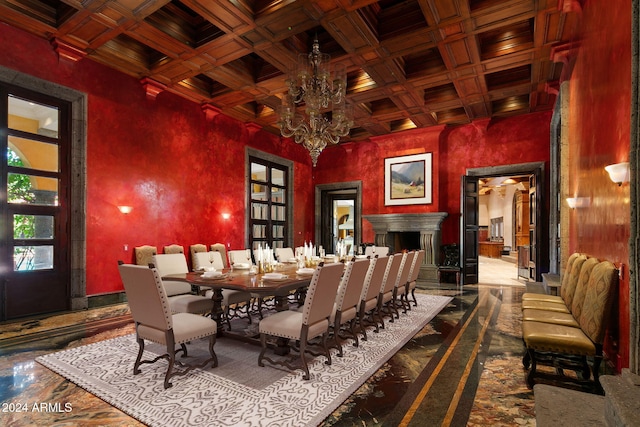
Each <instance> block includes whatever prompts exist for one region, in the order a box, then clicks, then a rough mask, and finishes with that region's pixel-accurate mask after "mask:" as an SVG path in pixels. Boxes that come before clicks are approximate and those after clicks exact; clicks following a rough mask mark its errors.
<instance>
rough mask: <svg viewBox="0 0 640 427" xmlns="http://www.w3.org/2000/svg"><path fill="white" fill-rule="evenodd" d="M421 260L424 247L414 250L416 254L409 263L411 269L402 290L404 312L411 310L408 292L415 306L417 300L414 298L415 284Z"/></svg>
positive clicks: (422, 259)
mask: <svg viewBox="0 0 640 427" xmlns="http://www.w3.org/2000/svg"><path fill="white" fill-rule="evenodd" d="M422 261H424V249H420V250H419V251H417V252H416V256H415V257H414V258H413V263H412V264H411V270H410V271H409V278H408V279H407V285H406V288H405V291H404V295H403V296H404V302H405V304H406V306H405V313H406V312H407V310H411V303H410V302H409V293H411V297H412V298H413V305H414V306H417V305H418V301H417V300H416V284H417V281H418V276H419V275H420V266H421V265H422Z"/></svg>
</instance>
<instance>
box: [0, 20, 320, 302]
mask: <svg viewBox="0 0 640 427" xmlns="http://www.w3.org/2000/svg"><path fill="white" fill-rule="evenodd" d="M0 45H1V46H3V55H1V56H0V65H2V66H5V67H8V68H12V69H15V70H18V71H21V72H24V73H26V74H30V75H33V76H36V77H39V78H42V79H45V80H48V81H52V82H55V83H58V84H61V85H64V86H67V87H70V88H72V89H76V90H80V91H83V92H86V93H87V94H88V113H87V120H88V125H87V212H86V213H87V253H86V259H87V276H86V279H87V295H95V294H100V293H107V292H114V291H120V290H122V289H123V288H122V284H121V281H120V278H119V276H118V272H117V268H116V265H117V263H116V261H117V260H118V259H123V260H124V261H126V262H133V260H134V257H133V248H134V246H138V245H143V244H151V245H155V246H158V249H159V251H161V250H162V246H164V245H167V244H171V243H178V244H182V245H183V246H185V250H187V251H188V246H189V245H191V244H194V243H205V244H212V243H216V242H225V243H227V242H228V243H229V244H230V245H231V247H232V248H244V247H245V227H244V224H245V217H244V212H245V181H244V179H245V167H244V159H245V147H246V146H247V145H249V146H251V147H254V148H256V149H259V150H262V151H265V152H268V153H273V154H277V155H278V156H281V157H284V158H288V159H291V160H293V161H294V162H295V163H294V164H295V166H294V175H295V185H294V193H295V196H294V229H295V230H299V232H297V233H295V235H294V244H296V245H300V244H302V242H303V240H304V236H302V233H303V232H302V231H301V230H313V203H314V201H313V184H312V179H311V161H310V159H309V156H308V154H307V152H306V151H305V150H304V149H302V148H301V147H299V146H297V145H295V144H294V143H291V142H284V143H281V142H280V138H278V137H276V136H274V135H271V134H269V133H267V132H264V131H254V130H250V129H249V128H248V127H247V126H245V125H244V124H242V123H240V122H238V121H236V120H233V119H230V118H228V117H226V116H224V115H219V116H217V117H215V118H214V119H213V120H212V121H211V122H208V121H207V120H206V119H205V115H204V113H203V112H202V110H201V109H200V106H199V105H198V104H196V103H193V102H190V101H187V100H184V99H182V98H180V97H178V96H175V95H173V94H171V93H161V94H159V95H158V97H157V99H156V100H155V101H150V100H147V98H146V96H145V93H144V90H143V87H142V85H141V84H140V83H139V82H138V81H137V80H136V79H134V78H132V77H128V76H126V75H124V74H121V73H119V72H115V71H112V70H110V69H108V68H106V67H104V66H102V65H99V64H96V63H94V62H92V61H90V60H89V59H86V58H85V59H83V60H81V61H79V62H77V63H71V62H67V61H65V60H62V61H58V57H57V55H56V54H55V52H54V51H53V49H52V48H51V46H50V44H49V43H48V42H47V41H45V40H41V39H38V38H35V37H33V36H31V35H29V34H27V33H25V32H22V31H20V30H17V29H14V28H11V27H9V26H7V25H5V24H0ZM11 46H12V47H13V48H9V47H11ZM121 204H123V205H131V206H133V212H132V213H131V214H129V215H123V214H121V213H120V212H119V211H118V210H117V208H116V206H118V205H121ZM223 212H228V213H230V214H231V218H230V219H229V220H228V221H227V222H225V221H224V220H223V219H222V216H221V214H222V213H223ZM125 244H127V245H128V250H127V251H125V250H124V245H125Z"/></svg>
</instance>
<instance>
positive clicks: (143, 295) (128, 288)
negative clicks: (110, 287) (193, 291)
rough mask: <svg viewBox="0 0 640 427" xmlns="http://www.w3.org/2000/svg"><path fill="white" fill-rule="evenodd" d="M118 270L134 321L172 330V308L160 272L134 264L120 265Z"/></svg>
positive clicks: (164, 329)
mask: <svg viewBox="0 0 640 427" xmlns="http://www.w3.org/2000/svg"><path fill="white" fill-rule="evenodd" d="M118 270H119V272H120V278H121V279H122V283H123V285H124V291H125V293H126V294H127V301H128V303H129V308H130V310H131V316H132V317H133V320H134V321H135V322H136V323H137V324H142V325H145V326H149V327H152V328H154V329H158V330H161V331H168V330H170V329H172V328H173V318H172V317H171V308H170V307H169V300H168V299H167V295H166V293H165V291H164V287H163V286H162V280H160V274H159V273H158V270H157V269H156V268H149V267H145V266H141V265H132V264H122V265H119V266H118Z"/></svg>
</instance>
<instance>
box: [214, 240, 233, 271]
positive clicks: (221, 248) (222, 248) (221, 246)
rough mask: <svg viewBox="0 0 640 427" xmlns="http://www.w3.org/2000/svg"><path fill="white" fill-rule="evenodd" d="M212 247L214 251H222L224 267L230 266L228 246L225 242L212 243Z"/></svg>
mask: <svg viewBox="0 0 640 427" xmlns="http://www.w3.org/2000/svg"><path fill="white" fill-rule="evenodd" d="M210 249H211V250H212V251H214V252H220V256H221V257H222V265H223V266H224V268H229V262H228V261H227V248H226V247H225V246H224V244H223V243H214V244H213V245H211V247H210Z"/></svg>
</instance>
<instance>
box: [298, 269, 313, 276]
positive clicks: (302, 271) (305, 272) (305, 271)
mask: <svg viewBox="0 0 640 427" xmlns="http://www.w3.org/2000/svg"><path fill="white" fill-rule="evenodd" d="M315 271H316V269H315V268H300V269H298V270H297V271H296V274H298V275H300V276H311V275H312V274H313V273H315Z"/></svg>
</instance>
